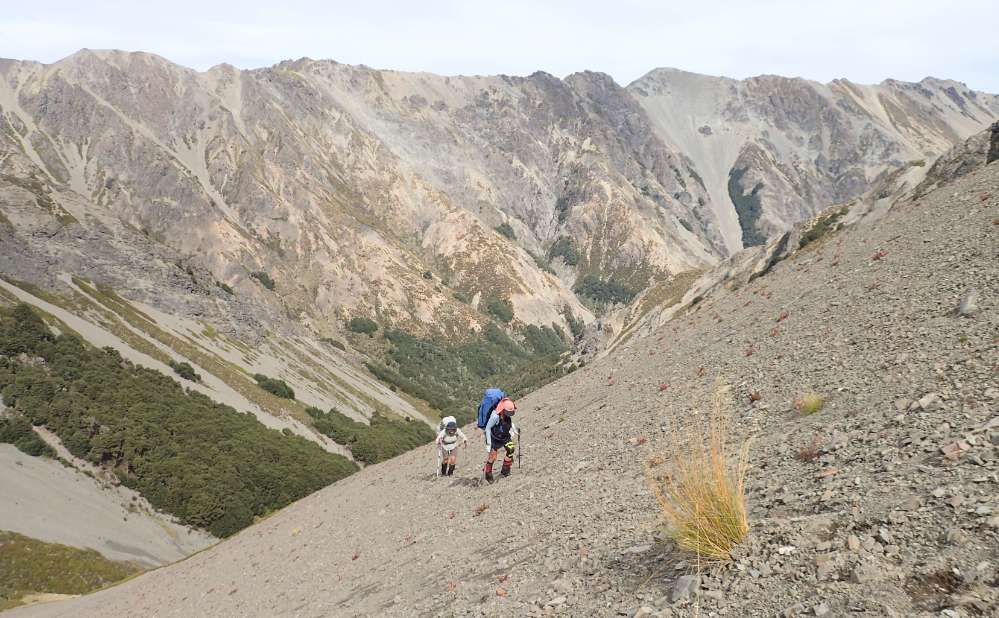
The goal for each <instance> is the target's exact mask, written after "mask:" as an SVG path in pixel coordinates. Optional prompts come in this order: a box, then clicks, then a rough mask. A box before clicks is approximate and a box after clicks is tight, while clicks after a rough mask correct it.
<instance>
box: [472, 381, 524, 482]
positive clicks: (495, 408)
mask: <svg viewBox="0 0 999 618" xmlns="http://www.w3.org/2000/svg"><path fill="white" fill-rule="evenodd" d="M516 412H517V405H516V404H515V403H514V402H513V400H512V399H510V398H509V397H507V396H506V393H504V392H503V391H501V390H500V389H498V388H490V389H487V390H486V394H485V396H484V397H483V398H482V403H480V404H479V411H478V414H477V416H476V424H477V425H478V427H479V429H481V430H483V432H485V438H486V451H487V453H488V454H487V455H486V464H485V467H484V468H483V472H484V473H485V477H486V481H488V482H490V483H492V482H493V464H494V463H495V462H496V459H497V458H498V457H499V452H500V451H501V450H502V451H504V457H503V466H502V467H501V468H500V474H502V475H503V476H510V468H511V467H512V466H513V453H514V451H515V450H516V448H517V444H516V442H515V441H514V436H515V435H516V437H517V439H518V440H519V439H520V430H519V429H518V428H517V426H516V425H515V424H514V422H513V416H514V414H516Z"/></svg>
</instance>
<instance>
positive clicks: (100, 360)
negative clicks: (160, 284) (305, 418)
mask: <svg viewBox="0 0 999 618" xmlns="http://www.w3.org/2000/svg"><path fill="white" fill-rule="evenodd" d="M22 352H23V353H25V354H27V355H28V356H29V357H40V358H41V359H43V361H44V362H31V363H26V362H20V361H19V360H17V355H18V354H20V353H22ZM0 392H2V395H3V399H4V402H5V403H6V405H7V406H9V407H11V408H13V409H14V411H15V413H17V414H21V415H23V416H24V417H25V418H26V419H27V420H28V421H29V422H30V423H32V424H34V425H44V426H45V427H47V428H48V429H50V430H51V431H53V432H55V433H56V435H58V436H59V438H60V439H61V440H62V442H63V444H65V445H66V448H68V449H69V451H70V452H71V453H72V454H73V455H75V456H77V457H81V458H84V459H87V460H89V461H91V462H94V463H97V464H102V465H104V466H107V467H109V468H111V469H113V470H114V471H115V472H116V473H117V475H118V477H119V478H120V479H121V480H122V482H123V483H124V484H125V485H126V486H128V487H131V488H133V489H135V490H137V491H139V492H140V493H142V494H143V495H144V496H145V497H146V498H147V499H148V500H149V501H150V502H151V503H152V504H153V506H155V507H156V508H158V509H161V510H163V511H166V512H168V513H172V514H173V515H175V516H177V517H178V518H179V519H180V520H181V521H182V522H184V523H185V524H188V525H192V526H197V527H200V528H204V529H206V530H208V531H209V532H211V533H212V534H215V535H217V536H228V535H230V534H232V533H234V532H236V531H238V530H240V529H241V528H244V527H246V526H247V525H249V524H251V523H252V522H253V519H254V517H257V516H260V515H263V514H265V513H268V512H270V511H273V510H275V509H279V508H281V507H283V506H285V505H287V504H289V503H290V502H292V501H294V500H297V499H299V498H301V497H303V496H305V495H308V494H310V493H312V492H313V491H315V490H317V489H319V488H321V487H324V486H326V485H328V484H330V483H332V482H333V481H336V480H338V479H340V478H343V477H345V476H347V475H349V474H351V473H352V472H354V471H355V470H356V469H357V467H356V466H355V465H354V464H353V463H352V462H350V461H349V460H347V459H346V458H344V457H341V456H339V455H333V454H330V453H327V452H325V451H324V450H322V449H321V448H320V447H319V446H318V445H317V444H314V443H312V442H309V441H307V440H305V439H304V438H300V437H298V436H293V435H286V434H283V433H281V432H278V431H274V430H271V429H267V428H266V427H264V426H263V425H262V424H260V423H259V422H258V421H257V420H256V419H255V418H253V416H252V415H249V414H242V413H240V412H237V411H236V410H234V409H233V408H230V407H229V406H224V405H220V404H217V403H215V402H214V401H212V400H211V399H209V398H208V397H206V396H204V395H202V394H200V393H195V392H187V391H185V390H184V389H183V388H182V387H181V386H180V384H178V383H177V382H176V381H174V380H173V379H172V378H170V377H168V376H166V375H163V374H161V373H159V372H158V371H154V370H151V369H145V368H141V367H136V366H135V365H133V364H132V363H130V362H129V361H127V360H125V359H123V358H122V357H121V356H120V355H119V354H118V353H117V352H116V351H115V350H113V349H110V348H105V349H96V348H93V347H91V346H89V345H88V344H86V343H85V342H83V341H82V340H80V339H79V337H77V336H75V335H72V334H62V335H59V336H57V337H56V336H53V334H52V333H51V331H49V329H48V328H47V327H46V326H45V324H44V323H43V322H42V321H41V319H40V318H39V317H38V316H37V315H36V314H35V313H34V312H33V311H32V310H31V309H30V308H28V307H27V306H25V305H19V306H17V307H16V308H14V309H13V310H6V311H0Z"/></svg>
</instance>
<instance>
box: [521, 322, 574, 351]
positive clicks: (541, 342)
mask: <svg viewBox="0 0 999 618" xmlns="http://www.w3.org/2000/svg"><path fill="white" fill-rule="evenodd" d="M524 341H525V343H527V345H528V347H529V348H530V349H531V350H533V351H534V353H535V354H537V355H540V356H548V355H552V354H560V353H562V352H564V351H565V349H566V346H565V340H564V339H563V338H562V337H561V336H559V333H558V331H556V330H555V329H554V328H552V327H549V326H542V327H540V328H538V327H537V326H535V325H534V324H531V325H529V326H528V327H527V328H526V329H524Z"/></svg>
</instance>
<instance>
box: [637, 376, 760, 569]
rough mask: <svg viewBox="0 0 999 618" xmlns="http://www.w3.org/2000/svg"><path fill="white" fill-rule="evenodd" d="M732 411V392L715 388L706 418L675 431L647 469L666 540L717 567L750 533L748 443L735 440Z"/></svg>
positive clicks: (728, 557)
mask: <svg viewBox="0 0 999 618" xmlns="http://www.w3.org/2000/svg"><path fill="white" fill-rule="evenodd" d="M731 410H732V406H731V393H730V389H729V388H728V387H727V386H719V387H718V388H717V389H716V392H715V395H714V401H713V409H712V411H711V413H710V414H709V415H707V418H706V419H704V420H700V421H699V420H694V421H693V422H691V423H689V424H688V425H687V426H685V427H683V428H680V427H679V426H674V428H673V431H672V440H671V442H670V445H669V448H668V452H667V453H666V455H665V456H656V457H653V458H652V459H650V460H649V461H648V462H647V464H646V468H645V473H646V478H647V479H648V482H649V485H650V487H651V488H652V493H653V495H654V496H655V498H656V501H657V502H658V503H659V507H660V509H661V510H662V516H663V520H664V521H665V523H666V528H667V532H668V533H669V535H670V536H671V537H672V538H673V540H674V541H675V542H676V544H677V545H678V546H679V547H680V548H681V549H683V550H686V551H689V552H692V553H694V554H696V555H697V556H698V557H700V558H705V559H708V560H715V561H725V560H729V559H731V554H730V552H731V550H732V548H733V547H735V546H736V545H738V544H739V543H740V542H742V540H743V539H745V538H746V535H747V534H748V533H749V519H748V516H747V513H746V498H745V485H744V481H745V476H746V470H747V469H748V464H747V458H748V453H749V441H748V440H738V439H736V438H735V437H734V435H733V432H732V426H731V414H732V412H731ZM733 449H734V450H735V452H734V453H733ZM664 462H669V463H668V464H667V465H663V464H664Z"/></svg>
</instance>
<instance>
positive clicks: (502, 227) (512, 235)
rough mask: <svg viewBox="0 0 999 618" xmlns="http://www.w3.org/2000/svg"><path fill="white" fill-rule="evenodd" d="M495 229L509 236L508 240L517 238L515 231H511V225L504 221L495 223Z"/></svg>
mask: <svg viewBox="0 0 999 618" xmlns="http://www.w3.org/2000/svg"><path fill="white" fill-rule="evenodd" d="M495 229H496V231H497V232H499V233H500V234H501V235H503V236H505V237H507V238H509V239H510V240H517V233H516V232H514V231H513V227H511V226H510V224H509V223H507V222H506V221H504V222H503V223H500V224H499V225H497V226H496V228H495Z"/></svg>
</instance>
